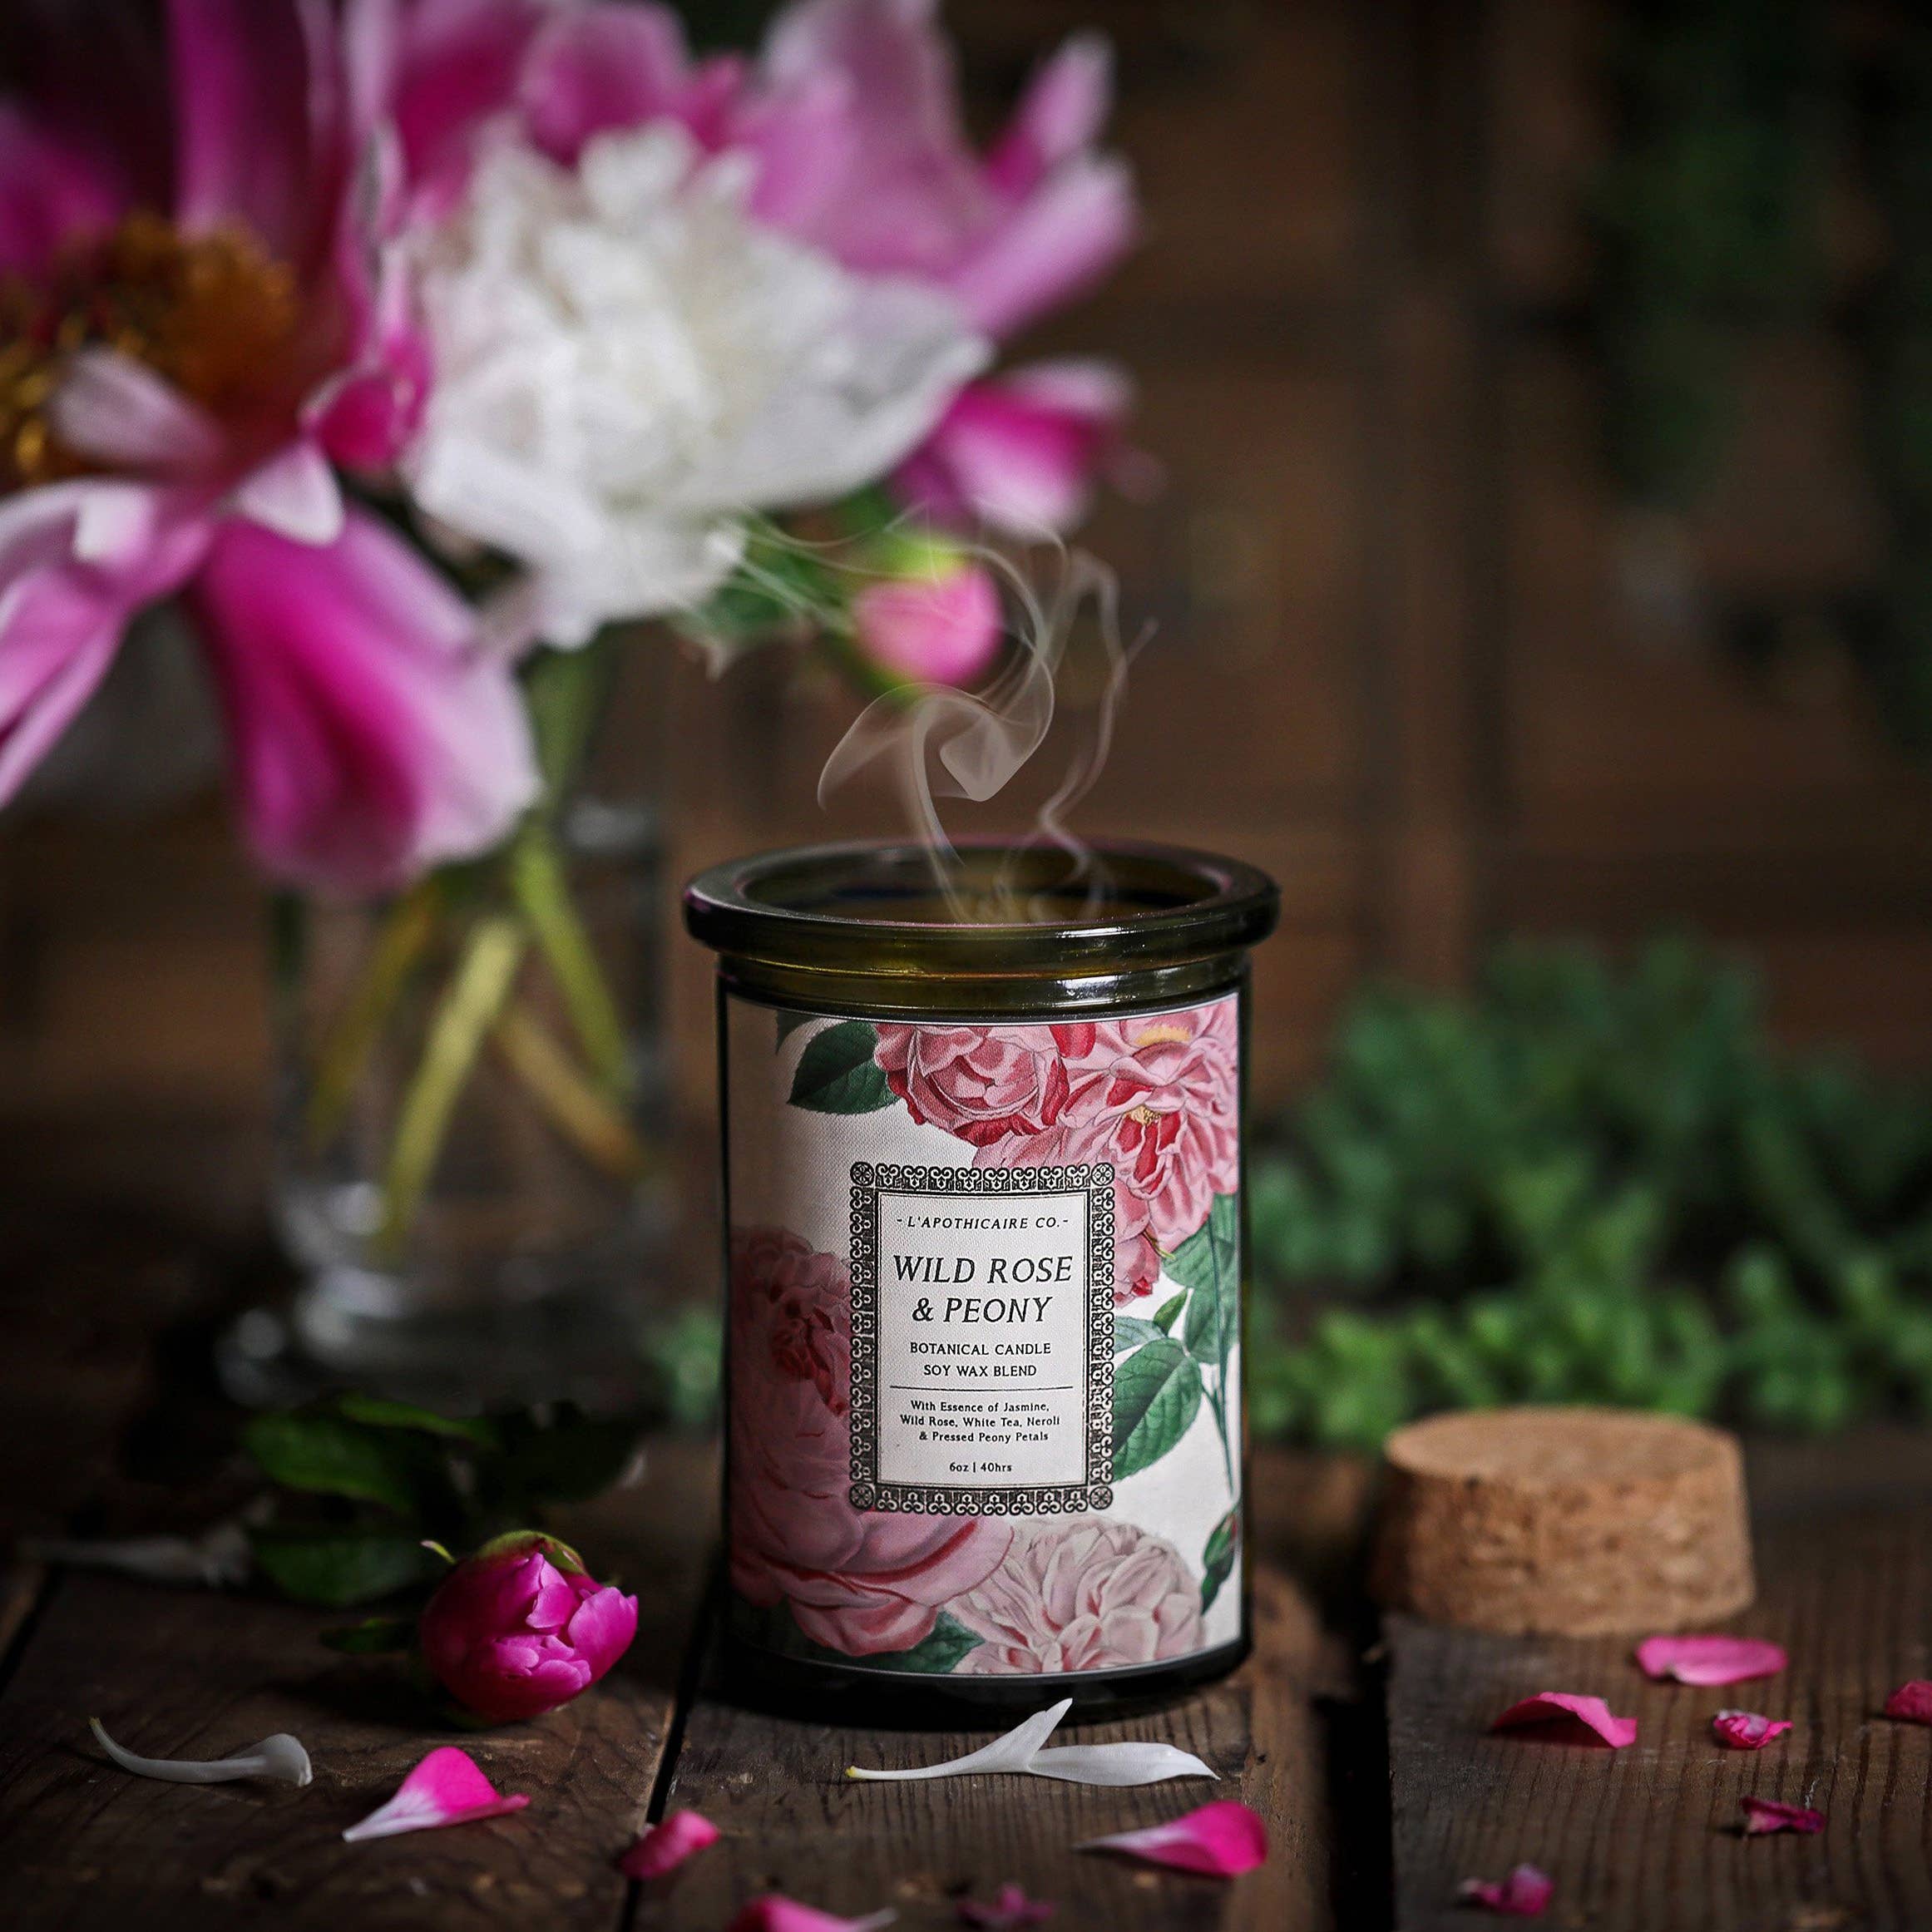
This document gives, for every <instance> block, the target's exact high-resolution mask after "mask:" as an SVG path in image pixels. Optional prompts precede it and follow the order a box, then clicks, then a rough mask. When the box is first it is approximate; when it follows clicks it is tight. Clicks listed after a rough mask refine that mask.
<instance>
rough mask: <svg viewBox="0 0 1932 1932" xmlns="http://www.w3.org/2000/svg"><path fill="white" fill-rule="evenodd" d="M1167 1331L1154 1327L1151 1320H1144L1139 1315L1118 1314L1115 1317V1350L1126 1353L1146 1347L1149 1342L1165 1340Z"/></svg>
mask: <svg viewBox="0 0 1932 1932" xmlns="http://www.w3.org/2000/svg"><path fill="white" fill-rule="evenodd" d="M1166 1339H1167V1336H1166V1332H1165V1331H1164V1330H1163V1329H1159V1328H1157V1327H1154V1324H1153V1322H1143V1321H1142V1320H1141V1318H1140V1317H1139V1316H1138V1315H1116V1316H1115V1317H1114V1354H1116V1355H1125V1354H1126V1353H1127V1351H1129V1349H1134V1348H1140V1347H1144V1346H1145V1345H1146V1344H1147V1343H1148V1342H1164V1341H1165V1340H1166Z"/></svg>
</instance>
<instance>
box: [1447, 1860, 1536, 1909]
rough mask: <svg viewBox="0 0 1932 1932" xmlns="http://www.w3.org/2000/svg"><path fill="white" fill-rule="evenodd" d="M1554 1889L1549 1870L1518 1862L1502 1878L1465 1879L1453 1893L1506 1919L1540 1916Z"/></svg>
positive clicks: (1466, 1902) (1466, 1901)
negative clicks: (1506, 1875)
mask: <svg viewBox="0 0 1932 1932" xmlns="http://www.w3.org/2000/svg"><path fill="white" fill-rule="evenodd" d="M1554 1890H1556V1887H1555V1886H1554V1885H1553V1884H1551V1882H1550V1878H1549V1873H1548V1872H1546V1871H1539V1870H1538V1869H1537V1868H1536V1867H1535V1866H1534V1865H1518V1866H1517V1867H1516V1868H1515V1870H1514V1871H1512V1872H1511V1873H1510V1875H1509V1876H1508V1877H1507V1878H1505V1879H1500V1880H1498V1879H1483V1878H1465V1880H1463V1881H1462V1883H1461V1885H1460V1886H1458V1887H1457V1889H1456V1896H1457V1897H1458V1898H1459V1899H1460V1900H1463V1901H1464V1903H1465V1904H1467V1905H1480V1906H1481V1907H1482V1908H1483V1909H1484V1910H1485V1911H1490V1912H1497V1913H1500V1914H1501V1915H1502V1916H1503V1917H1505V1918H1506V1919H1540V1918H1541V1917H1542V1916H1543V1914H1544V1910H1546V1909H1547V1908H1548V1906H1549V1899H1550V1895H1551V1893H1553V1892H1554Z"/></svg>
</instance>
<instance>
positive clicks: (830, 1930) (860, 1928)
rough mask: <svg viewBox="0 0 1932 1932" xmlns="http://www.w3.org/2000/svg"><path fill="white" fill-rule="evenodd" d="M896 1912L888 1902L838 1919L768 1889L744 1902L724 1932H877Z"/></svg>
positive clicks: (895, 1915) (892, 1918)
mask: <svg viewBox="0 0 1932 1932" xmlns="http://www.w3.org/2000/svg"><path fill="white" fill-rule="evenodd" d="M897 1917H898V1914H897V1912H895V1911H894V1910H892V1907H891V1906H889V1905H888V1906H887V1908H886V1909H885V1910H884V1911H882V1912H868V1913H867V1915H866V1916H865V1917H864V1918H862V1919H841V1918H840V1917H839V1916H838V1915H837V1914H836V1913H833V1912H821V1911H820V1910H818V1908H817V1907H816V1906H814V1905H800V1904H799V1903H798V1900H796V1899H788V1898H787V1897H786V1896H785V1895H784V1894H783V1892H767V1893H765V1894H764V1895H763V1897H762V1898H756V1899H754V1900H752V1901H751V1902H750V1903H749V1905H746V1906H745V1907H744V1910H741V1911H740V1912H739V1915H738V1916H737V1917H736V1918H735V1919H734V1920H732V1921H731V1923H730V1924H729V1925H728V1926H726V1927H725V1929H724V1932H876V1928H877V1927H878V1926H881V1925H891V1924H892V1921H893V1920H895V1919H896V1918H897Z"/></svg>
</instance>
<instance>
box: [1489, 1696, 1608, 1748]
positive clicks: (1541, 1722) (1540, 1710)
mask: <svg viewBox="0 0 1932 1932" xmlns="http://www.w3.org/2000/svg"><path fill="white" fill-rule="evenodd" d="M1531 1726H1534V1727H1536V1728H1538V1729H1547V1730H1548V1731H1549V1733H1550V1734H1551V1736H1552V1737H1560V1738H1561V1739H1562V1741H1563V1742H1566V1743H1581V1742H1583V1740H1582V1739H1581V1738H1580V1737H1578V1736H1577V1732H1578V1731H1579V1728H1581V1729H1582V1730H1584V1731H1587V1732H1590V1733H1592V1734H1593V1735H1594V1736H1595V1737H1599V1738H1601V1739H1602V1740H1603V1742H1604V1743H1605V1744H1608V1746H1609V1747H1610V1748H1611V1749H1612V1750H1613V1751H1621V1750H1622V1749H1623V1747H1624V1746H1625V1745H1626V1744H1634V1743H1635V1742H1637V1720H1636V1719H1635V1718H1634V1717H1614V1716H1613V1715H1612V1713H1611V1710H1610V1707H1609V1706H1608V1704H1606V1703H1605V1702H1603V1699H1602V1698H1601V1697H1575V1696H1573V1695H1572V1694H1571V1693H1570V1692H1568V1691H1539V1692H1537V1693H1536V1695H1535V1696H1534V1697H1525V1698H1524V1700H1523V1701H1522V1702H1521V1703H1519V1704H1512V1705H1510V1707H1509V1709H1508V1710H1506V1711H1505V1712H1504V1713H1503V1714H1502V1716H1501V1717H1499V1718H1497V1720H1496V1721H1495V1723H1493V1724H1492V1725H1490V1730H1492V1731H1519V1730H1523V1729H1524V1728H1526V1727H1531Z"/></svg>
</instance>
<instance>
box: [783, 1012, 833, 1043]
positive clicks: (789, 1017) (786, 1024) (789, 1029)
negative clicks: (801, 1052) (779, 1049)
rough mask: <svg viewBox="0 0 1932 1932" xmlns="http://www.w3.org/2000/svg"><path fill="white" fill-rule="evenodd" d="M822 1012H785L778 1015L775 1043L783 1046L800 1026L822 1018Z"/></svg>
mask: <svg viewBox="0 0 1932 1932" xmlns="http://www.w3.org/2000/svg"><path fill="white" fill-rule="evenodd" d="M824 1017H825V1015H823V1013H785V1012H781V1013H780V1014H779V1015H778V1041H777V1044H778V1045H780V1046H783V1045H784V1044H785V1042H786V1041H787V1040H789V1039H790V1038H791V1036H792V1035H793V1034H794V1033H796V1032H797V1031H798V1029H799V1028H800V1027H801V1026H809V1025H811V1024H812V1022H813V1020H823V1018H824Z"/></svg>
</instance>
